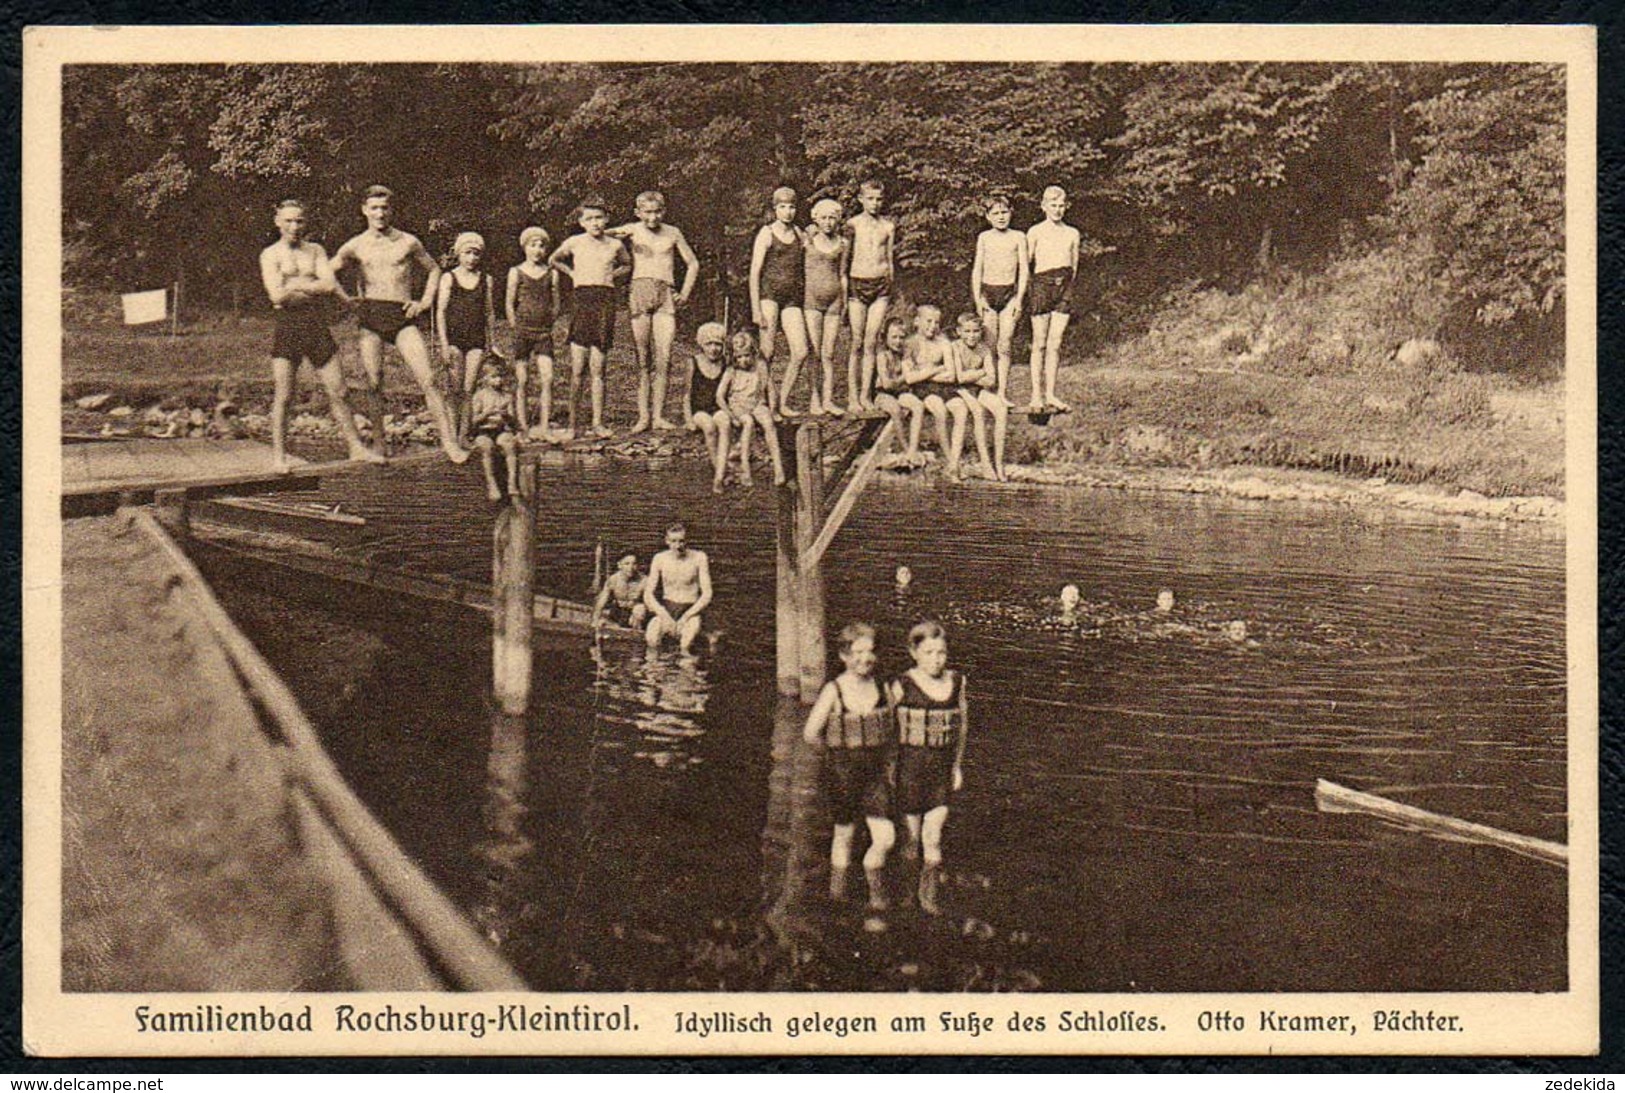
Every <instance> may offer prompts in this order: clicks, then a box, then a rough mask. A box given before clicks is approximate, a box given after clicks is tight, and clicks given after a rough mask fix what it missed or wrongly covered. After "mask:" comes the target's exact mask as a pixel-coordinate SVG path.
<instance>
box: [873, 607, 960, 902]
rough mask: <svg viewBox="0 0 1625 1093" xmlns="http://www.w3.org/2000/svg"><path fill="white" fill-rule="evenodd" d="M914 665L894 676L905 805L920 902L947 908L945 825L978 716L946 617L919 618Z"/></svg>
mask: <svg viewBox="0 0 1625 1093" xmlns="http://www.w3.org/2000/svg"><path fill="white" fill-rule="evenodd" d="M908 650H909V654H910V655H911V656H912V657H913V658H914V667H912V668H910V669H909V670H908V671H907V672H905V673H903V674H902V675H900V676H898V677H897V678H896V679H895V680H893V681H892V683H891V687H890V691H891V704H892V708H893V709H895V710H896V711H897V745H898V746H897V811H899V812H901V813H902V814H903V818H904V820H905V821H906V822H907V824H908V839H909V841H908V847H907V850H906V853H907V856H908V857H911V858H912V857H914V856H915V854H916V852H918V853H919V854H920V855H921V862H920V888H919V895H920V909H921V910H922V911H924V912H925V913H926V914H929V915H935V914H940V913H941V908H940V907H939V906H938V904H937V890H938V888H939V887H940V885H941V881H942V829H943V827H944V825H946V824H947V822H948V798H949V797H950V796H951V795H952V794H954V793H957V792H959V790H960V788H961V787H963V785H964V784H965V775H964V772H963V769H962V765H963V763H964V760H965V737H966V735H967V734H968V732H969V728H970V719H969V714H968V712H967V707H966V702H965V677H964V676H963V675H961V674H960V673H958V672H955V671H952V670H950V669H949V668H948V637H947V634H945V633H944V632H943V629H942V625H941V624H940V623H937V622H932V621H929V620H928V621H926V622H920V623H916V624H915V626H914V628H913V629H912V630H910V631H909V632H908Z"/></svg>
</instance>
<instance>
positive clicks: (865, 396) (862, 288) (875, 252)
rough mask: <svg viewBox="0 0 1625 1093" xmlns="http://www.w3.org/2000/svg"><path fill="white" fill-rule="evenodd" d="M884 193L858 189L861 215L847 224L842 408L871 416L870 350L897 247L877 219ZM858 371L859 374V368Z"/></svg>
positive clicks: (881, 322)
mask: <svg viewBox="0 0 1625 1093" xmlns="http://www.w3.org/2000/svg"><path fill="white" fill-rule="evenodd" d="M885 199H886V191H885V188H884V187H882V186H881V184H880V183H878V182H875V181H873V180H870V181H868V182H865V183H863V185H861V186H859V187H858V204H859V205H861V206H862V207H863V210H862V211H861V212H859V213H858V214H857V215H856V216H854V217H852V218H851V219H850V220H848V221H847V222H846V230H847V233H848V234H849V235H850V236H851V238H852V264H851V266H850V268H849V270H848V276H847V288H848V290H849V291H850V292H851V295H850V296H849V297H848V300H847V305H846V309H847V318H848V321H850V323H851V324H852V346H851V349H850V350H849V351H848V353H847V360H846V408H847V410H849V411H851V410H853V409H859V410H866V411H867V410H873V409H874V408H875V404H874V398H873V397H872V394H873V387H874V379H875V346H876V345H877V344H878V343H879V341H880V331H881V329H882V328H883V327H884V326H885V325H886V308H887V306H889V305H890V303H891V292H892V279H893V277H894V276H895V274H896V266H895V263H894V261H893V252H894V251H895V249H896V246H897V225H896V224H894V223H893V222H892V221H890V220H887V219H886V218H885V217H883V216H881V215H880V206H881V205H882V204H883V203H884V202H885ZM860 362H861V365H862V371H861V373H860V372H859V365H860Z"/></svg>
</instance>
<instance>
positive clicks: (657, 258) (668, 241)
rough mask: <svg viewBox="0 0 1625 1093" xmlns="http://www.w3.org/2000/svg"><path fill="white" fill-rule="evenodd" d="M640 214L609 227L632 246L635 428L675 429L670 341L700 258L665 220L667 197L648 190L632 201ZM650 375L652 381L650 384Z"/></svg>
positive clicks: (630, 301)
mask: <svg viewBox="0 0 1625 1093" xmlns="http://www.w3.org/2000/svg"><path fill="white" fill-rule="evenodd" d="M633 208H634V210H635V211H636V213H637V220H636V221H635V222H633V223H631V224H623V225H621V226H620V227H618V228H611V229H610V231H609V234H610V235H611V236H613V237H615V238H617V239H623V240H625V241H626V244H627V246H629V247H630V248H631V249H632V283H631V285H630V287H629V289H628V292H627V307H628V309H629V310H630V311H631V313H632V341H633V343H634V345H635V346H636V348H637V353H638V420H637V422H636V423H635V424H634V425H633V426H632V432H634V433H641V432H643V431H645V430H647V429H648V428H650V427H651V426H653V427H654V428H656V429H675V428H676V427H677V426H676V425H675V424H674V423H673V422H670V421H667V420H666V378H667V375H668V374H669V373H670V370H671V346H672V341H673V339H674V338H675V337H676V335H677V309H678V308H680V307H682V306H683V305H684V304H686V303H687V302H688V298H689V296H690V295H691V294H692V293H693V291H694V285H695V283H696V282H697V281H698V279H699V276H700V260H699V258H698V257H697V256H696V255H695V253H694V248H693V247H691V246H689V245H688V239H687V238H685V237H684V235H683V233H682V230H681V229H679V228H677V227H676V226H675V225H672V224H667V223H666V222H665V216H666V198H665V195H664V194H661V193H660V192H658V191H656V190H645V191H644V192H643V193H641V194H639V195H638V196H637V199H636V200H635V201H634V202H633ZM677 258H681V259H682V260H683V287H682V288H678V287H676V286H677V270H676V261H675V259H677ZM651 381H652V385H651Z"/></svg>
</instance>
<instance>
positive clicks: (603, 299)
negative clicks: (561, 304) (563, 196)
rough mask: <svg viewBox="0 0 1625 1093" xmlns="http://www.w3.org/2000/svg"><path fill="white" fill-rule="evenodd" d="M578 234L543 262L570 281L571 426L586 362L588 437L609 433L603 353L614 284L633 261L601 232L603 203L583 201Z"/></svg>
mask: <svg viewBox="0 0 1625 1093" xmlns="http://www.w3.org/2000/svg"><path fill="white" fill-rule="evenodd" d="M580 222H581V232H580V234H578V235H572V236H571V237H570V238H568V239H566V240H565V241H564V242H562V243H560V244H559V248H558V250H555V251H554V252H553V254H552V256H551V257H550V258H548V260H547V264H548V265H549V266H551V267H553V268H554V269H556V270H558V271H559V272H560V273H563V274H565V275H566V276H568V277H569V278H570V282H571V284H572V285H574V286H575V288H574V291H573V292H572V293H571V297H570V298H571V308H572V311H573V314H572V315H571V316H570V428H569V435H570V436H572V437H573V436H575V433H576V404H577V403H578V402H579V401H580V397H579V396H580V394H581V369H582V368H583V367H584V366H587V365H588V364H589V362H590V364H591V376H592V434H593V436H596V437H607V436H609V435H610V432H609V430H608V429H606V428H604V354H606V353H608V352H609V347H610V346H611V345H613V344H614V341H615V281H616V278H618V277H620V276H622V275H623V274H625V273H626V271H627V270H629V269H631V268H632V262H631V260H630V259H629V258H627V256H626V248H625V247H624V246H622V245H621V241H620V240H619V239H614V238H611V237H610V235H609V234H608V233H607V232H606V231H605V228H606V227H607V226H608V224H609V217H608V215H607V214H606V213H605V212H604V203H603V202H602V201H600V200H598V199H597V198H588V199H586V200H584V201H582V203H581V216H580Z"/></svg>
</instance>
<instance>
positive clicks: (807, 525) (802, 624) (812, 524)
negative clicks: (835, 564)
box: [795, 422, 825, 705]
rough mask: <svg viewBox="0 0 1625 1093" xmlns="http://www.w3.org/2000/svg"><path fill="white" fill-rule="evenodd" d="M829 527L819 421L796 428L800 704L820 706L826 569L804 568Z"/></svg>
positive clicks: (817, 564) (818, 564) (820, 566)
mask: <svg viewBox="0 0 1625 1093" xmlns="http://www.w3.org/2000/svg"><path fill="white" fill-rule="evenodd" d="M823 528H824V442H823V430H822V428H821V427H820V426H819V424H818V423H817V422H808V423H806V424H804V425H799V426H797V428H796V520H795V533H796V574H797V584H798V588H797V593H798V595H797V611H796V647H797V651H798V656H797V667H798V675H799V679H800V693H801V701H802V702H804V703H807V704H808V705H811V704H812V703H814V702H816V701H818V692H819V690H820V689H822V687H823V686H824V673H825V652H824V566H823V562H822V561H821V560H819V561H814V562H813V563H812V564H811V565H806V566H804V565H802V564H801V563H802V559H803V557H804V556H805V555H807V553H808V548H809V547H811V546H812V544H813V541H814V540H816V539H817V538H818V533H819V532H820V531H822V530H823Z"/></svg>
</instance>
